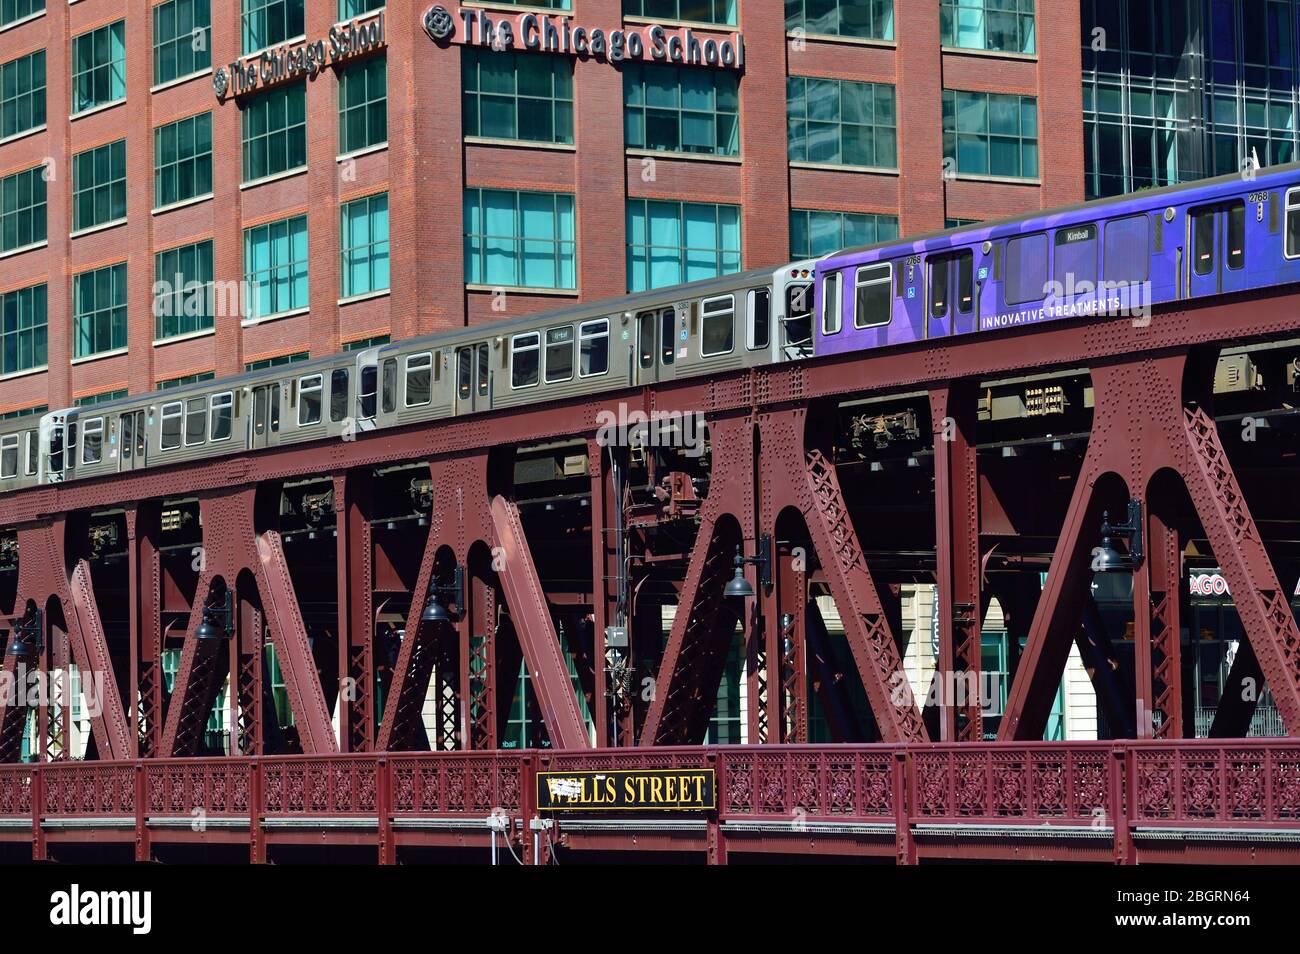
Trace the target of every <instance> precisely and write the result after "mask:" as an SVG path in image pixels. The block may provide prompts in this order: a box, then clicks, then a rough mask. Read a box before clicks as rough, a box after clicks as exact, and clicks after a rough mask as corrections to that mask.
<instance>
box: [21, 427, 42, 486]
mask: <svg viewBox="0 0 1300 954" xmlns="http://www.w3.org/2000/svg"><path fill="white" fill-rule="evenodd" d="M40 465H41V441H40V436H39V434H38V433H37V432H36V431H28V432H27V466H26V467H25V468H24V472H25V473H26V475H27V476H28V477H35V476H36V471H38V470H39V469H40Z"/></svg>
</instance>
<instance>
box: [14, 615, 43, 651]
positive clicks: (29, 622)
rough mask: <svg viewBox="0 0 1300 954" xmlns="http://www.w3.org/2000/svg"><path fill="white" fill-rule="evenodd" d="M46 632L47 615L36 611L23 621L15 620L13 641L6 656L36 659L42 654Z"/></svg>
mask: <svg viewBox="0 0 1300 954" xmlns="http://www.w3.org/2000/svg"><path fill="white" fill-rule="evenodd" d="M44 631H45V614H44V613H43V612H42V611H41V610H40V609H35V610H33V611H32V612H31V614H30V615H28V616H27V617H25V618H24V619H21V620H14V624H13V639H12V640H10V642H9V646H8V648H7V649H6V650H5V655H6V656H16V657H18V658H19V659H35V658H36V657H37V656H39V655H40V653H41V646H42V643H41V634H42V633H43V632H44Z"/></svg>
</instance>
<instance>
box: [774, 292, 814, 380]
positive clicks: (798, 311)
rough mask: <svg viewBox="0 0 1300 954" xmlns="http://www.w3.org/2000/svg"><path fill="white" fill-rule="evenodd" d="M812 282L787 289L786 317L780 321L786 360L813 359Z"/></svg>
mask: <svg viewBox="0 0 1300 954" xmlns="http://www.w3.org/2000/svg"><path fill="white" fill-rule="evenodd" d="M812 317H813V286H812V282H792V283H790V284H789V285H787V286H786V287H785V315H784V316H783V317H782V319H781V321H780V326H781V347H782V349H783V352H782V353H783V354H784V356H785V358H786V360H789V361H793V360H797V359H799V358H809V357H812V353H813V327H812Z"/></svg>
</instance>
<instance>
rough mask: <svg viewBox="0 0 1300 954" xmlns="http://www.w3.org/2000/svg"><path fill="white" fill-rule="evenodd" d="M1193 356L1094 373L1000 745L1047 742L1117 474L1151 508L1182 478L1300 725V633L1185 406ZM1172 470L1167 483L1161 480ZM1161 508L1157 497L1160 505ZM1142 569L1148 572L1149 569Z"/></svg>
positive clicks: (1217, 458)
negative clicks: (1106, 481)
mask: <svg viewBox="0 0 1300 954" xmlns="http://www.w3.org/2000/svg"><path fill="white" fill-rule="evenodd" d="M1188 360H1189V355H1188V353H1187V352H1186V351H1176V352H1173V353H1170V354H1166V355H1162V356H1160V357H1158V358H1146V359H1143V360H1140V361H1111V362H1106V363H1100V364H1097V365H1095V366H1094V367H1093V368H1092V375H1093V390H1094V393H1095V394H1096V395H1097V407H1096V410H1095V412H1094V416H1093V427H1092V435H1091V438H1090V440H1089V443H1088V451H1087V454H1086V456H1085V458H1084V461H1083V466H1082V468H1081V470H1080V473H1079V477H1078V481H1077V483H1076V485H1075V491H1074V495H1073V498H1072V500H1071V502H1070V507H1069V510H1068V512H1067V514H1066V519H1065V525H1064V528H1063V529H1062V531H1061V536H1060V539H1059V541H1058V544H1057V550H1056V554H1055V556H1054V557H1053V560H1052V564H1051V568H1050V569H1049V571H1048V574H1047V583H1046V586H1045V589H1044V591H1043V596H1042V598H1041V599H1040V600H1039V604H1038V611H1037V613H1036V615H1035V617H1034V623H1033V626H1032V629H1031V631H1030V634H1029V639H1028V642H1027V644H1026V646H1025V652H1024V655H1023V657H1022V659H1021V663H1020V667H1019V672H1018V675H1017V677H1016V679H1015V680H1014V681H1013V683H1012V686H1011V692H1010V696H1009V698H1008V701H1007V707H1006V712H1005V714H1004V715H1003V719H1002V723H1001V725H1000V727H999V738H1001V739H1007V740H1009V739H1017V740H1025V739H1034V738H1041V736H1042V732H1043V727H1044V725H1045V722H1046V717H1047V711H1048V708H1049V706H1050V702H1051V696H1052V694H1053V693H1054V692H1055V688H1056V684H1057V682H1058V681H1059V679H1060V676H1061V672H1062V669H1063V667H1064V664H1065V658H1066V655H1067V654H1068V652H1069V644H1070V641H1071V640H1072V639H1073V638H1074V635H1075V631H1076V630H1077V627H1078V623H1079V620H1080V619H1081V610H1082V600H1083V599H1084V598H1085V597H1086V595H1087V593H1088V585H1087V584H1088V577H1089V575H1090V572H1091V571H1090V566H1091V553H1092V548H1093V546H1094V545H1095V543H1096V541H1097V539H1098V537H1097V534H1098V529H1099V525H1100V524H1099V521H1100V516H1101V514H1100V509H1101V507H1100V503H1099V501H1098V500H1097V499H1096V496H1095V494H1094V489H1095V487H1096V485H1097V483H1098V481H1099V480H1100V479H1102V478H1103V477H1105V476H1107V475H1118V476H1119V477H1120V478H1121V479H1122V480H1123V481H1124V483H1125V484H1126V485H1127V487H1128V489H1129V493H1130V494H1132V495H1134V496H1137V497H1139V499H1142V500H1143V501H1144V503H1145V506H1144V508H1143V512H1144V513H1149V512H1150V511H1151V509H1152V506H1151V504H1152V501H1151V499H1150V498H1149V488H1150V487H1151V483H1152V481H1153V479H1154V478H1156V477H1157V475H1162V476H1168V474H1169V473H1170V472H1172V473H1173V474H1177V475H1181V477H1182V478H1183V480H1184V481H1185V482H1186V486H1187V490H1188V493H1189V494H1190V496H1191V499H1192V503H1193V505H1194V507H1195V509H1196V512H1197V515H1198V516H1199V518H1200V521H1201V525H1202V526H1203V527H1204V529H1205V533H1206V536H1207V537H1208V538H1209V541H1210V545H1211V547H1212V548H1213V550H1214V554H1215V557H1216V559H1217V560H1218V562H1219V565H1220V567H1221V568H1222V572H1223V574H1224V576H1225V578H1226V579H1227V580H1228V585H1229V587H1230V589H1231V591H1232V593H1233V599H1234V601H1235V602H1236V605H1237V611H1238V614H1239V615H1240V617H1241V622H1242V626H1243V628H1244V629H1245V631H1246V635H1247V638H1248V639H1249V641H1250V643H1251V648H1252V649H1253V651H1254V655H1255V656H1256V657H1257V658H1258V660H1259V665H1260V669H1261V671H1262V672H1263V675H1264V677H1265V679H1266V680H1267V683H1268V685H1269V686H1270V687H1271V688H1272V690H1273V697H1274V699H1275V701H1276V704H1277V707H1278V710H1279V712H1280V713H1281V716H1282V719H1283V721H1284V723H1285V724H1286V726H1287V727H1288V728H1289V730H1291V731H1294V729H1293V728H1291V727H1294V726H1297V725H1300V629H1297V626H1296V622H1295V617H1294V616H1293V615H1292V614H1291V609H1290V606H1289V603H1288V600H1287V597H1286V591H1285V590H1283V589H1282V587H1281V586H1280V584H1279V583H1278V580H1277V574H1276V573H1275V571H1274V569H1273V566H1272V564H1271V563H1270V562H1269V558H1268V554H1267V552H1266V551H1265V548H1264V544H1263V541H1262V540H1261V538H1260V535H1259V531H1258V529H1257V527H1256V526H1255V522H1254V520H1253V518H1252V517H1251V515H1250V510H1249V508H1248V507H1247V505H1246V501H1245V499H1244V497H1243V496H1242V494H1241V490H1240V488H1239V487H1238V485H1237V481H1236V477H1235V476H1234V475H1233V472H1232V467H1231V464H1230V463H1229V461H1228V458H1227V455H1226V453H1225V452H1224V449H1223V446H1222V445H1221V444H1220V442H1219V437H1218V432H1217V430H1216V428H1215V426H1214V421H1213V419H1212V418H1211V417H1210V416H1209V414H1207V413H1206V411H1205V409H1204V408H1203V407H1201V406H1187V405H1185V403H1184V395H1183V381H1184V373H1185V371H1186V369H1187V365H1188ZM1162 472H1163V474H1162ZM1163 502H1164V501H1162V500H1156V501H1155V503H1156V504H1157V505H1160V504H1162V503H1163ZM1149 567H1150V564H1149V562H1146V563H1144V564H1143V568H1142V570H1141V573H1143V574H1145V573H1148V572H1149ZM1134 592H1135V600H1136V601H1139V602H1138V603H1137V604H1136V607H1135V615H1140V614H1145V613H1149V612H1150V601H1149V597H1148V590H1147V589H1146V587H1145V586H1144V585H1141V584H1139V585H1138V586H1135V588H1134Z"/></svg>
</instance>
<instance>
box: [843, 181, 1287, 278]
mask: <svg viewBox="0 0 1300 954" xmlns="http://www.w3.org/2000/svg"><path fill="white" fill-rule="evenodd" d="M1288 172H1300V162H1288V163H1283V164H1281V165H1277V166H1267V167H1265V168H1262V169H1259V170H1257V171H1256V172H1255V177H1256V178H1257V179H1269V178H1272V177H1274V176H1278V175H1284V174H1286V173H1288ZM1243 181H1244V180H1243V179H1242V177H1241V173H1228V174H1227V175H1223V176H1215V177H1214V178H1212V179H1195V180H1193V181H1191V182H1178V183H1175V184H1173V185H1167V186H1160V187H1158V188H1155V189H1143V190H1140V191H1138V192H1125V193H1123V194H1121V195H1111V196H1106V197H1104V198H1100V199H1089V200H1086V201H1084V202H1075V203H1073V204H1072V205H1062V206H1056V207H1054V208H1050V209H1033V210H1031V211H1029V212H1025V213H1022V214H1020V215H1012V216H1007V217H1005V218H1000V219H988V220H984V221H980V222H973V223H970V224H968V225H961V226H958V227H957V228H952V229H937V230H935V231H932V232H923V233H921V234H919V235H901V236H899V237H898V238H896V239H891V240H889V241H884V242H872V243H870V244H867V245H858V246H854V247H853V248H846V249H841V250H839V251H837V252H833V253H831V254H830V255H827V256H825V258H826V259H827V260H831V261H835V260H838V259H841V258H847V257H849V256H852V255H858V254H861V253H864V252H873V251H878V250H880V249H888V248H899V247H903V246H917V245H920V244H922V243H926V242H930V241H933V240H935V239H943V238H951V237H953V236H956V235H963V234H966V233H969V232H972V231H979V232H985V231H997V230H999V229H1002V228H1009V227H1011V226H1015V225H1021V224H1023V223H1025V222H1032V221H1036V220H1040V219H1041V220H1045V221H1046V220H1050V219H1053V218H1056V217H1058V216H1064V215H1070V214H1072V213H1075V212H1082V211H1085V210H1092V209H1097V210H1100V214H1101V215H1103V216H1104V215H1105V214H1106V211H1105V210H1107V209H1110V208H1111V207H1114V206H1122V207H1127V206H1131V205H1132V204H1133V203H1135V202H1140V203H1143V204H1145V203H1146V202H1147V200H1150V199H1155V198H1160V197H1164V196H1175V195H1180V194H1182V193H1186V192H1198V191H1201V190H1210V191H1212V190H1213V189H1215V188H1216V187H1218V186H1224V185H1229V184H1233V183H1236V184H1240V183H1241V182H1243Z"/></svg>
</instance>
